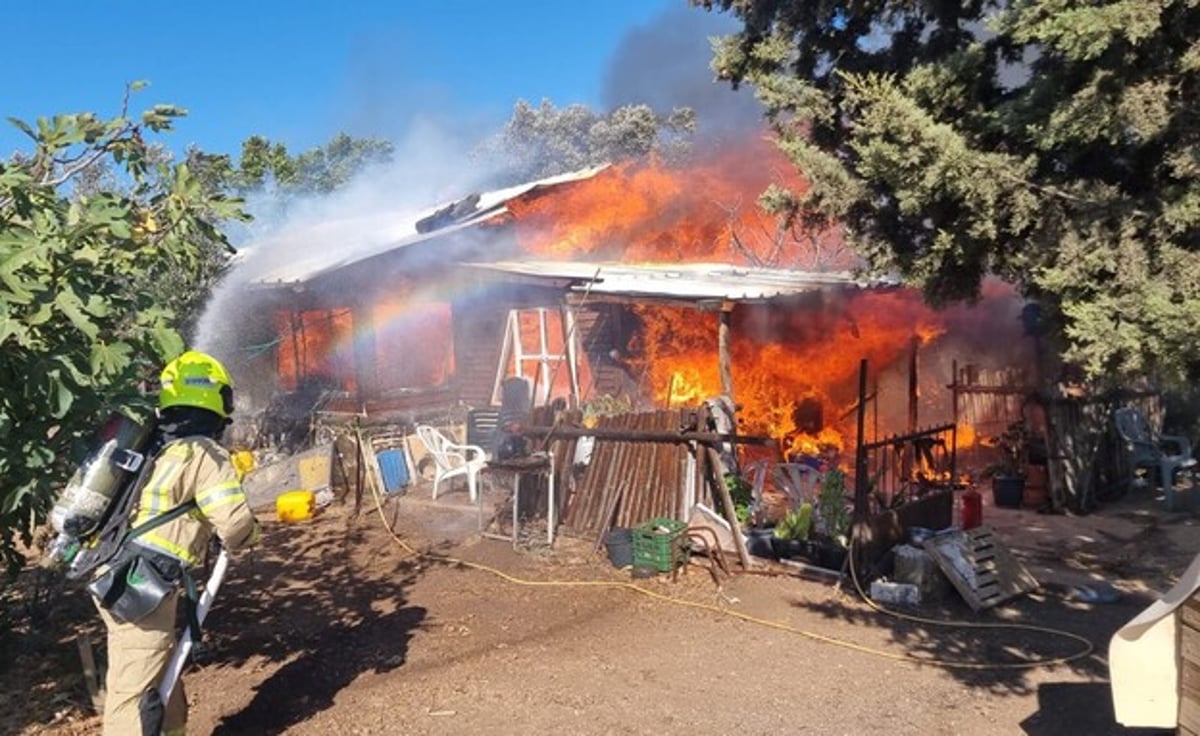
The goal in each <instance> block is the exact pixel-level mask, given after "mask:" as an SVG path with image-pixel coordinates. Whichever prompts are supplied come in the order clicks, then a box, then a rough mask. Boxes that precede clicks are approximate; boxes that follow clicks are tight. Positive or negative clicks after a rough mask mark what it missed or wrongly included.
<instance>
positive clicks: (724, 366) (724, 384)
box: [717, 302, 736, 406]
mask: <svg viewBox="0 0 1200 736" xmlns="http://www.w3.org/2000/svg"><path fill="white" fill-rule="evenodd" d="M732 313H733V305H732V304H729V303H728V302H726V303H724V304H722V305H721V311H720V312H718V313H717V314H718V324H717V361H718V363H717V367H718V370H719V371H720V374H721V393H722V394H724V395H725V396H728V397H729V400H730V401H731V402H732V401H733V400H734V398H733V350H732V348H731V340H732V335H731V328H730V315H731V314H732ZM735 406H736V404H735Z"/></svg>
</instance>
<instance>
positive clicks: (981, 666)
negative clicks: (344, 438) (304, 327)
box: [368, 483, 1095, 670]
mask: <svg viewBox="0 0 1200 736" xmlns="http://www.w3.org/2000/svg"><path fill="white" fill-rule="evenodd" d="M368 485H370V486H371V493H372V495H374V497H375V508H376V510H377V511H378V512H379V518H380V520H381V521H382V522H383V527H384V529H386V530H387V532H388V534H389V535H390V536H391V538H392V539H393V540H394V541H395V542H396V544H398V545H399V546H400V548H401V549H403V550H404V551H405V552H407V553H408V554H410V555H412V556H413V557H417V558H420V559H424V560H430V561H433V562H441V563H446V564H452V565H459V566H462V567H467V568H471V569H474V570H480V571H483V572H487V573H490V574H492V575H495V576H496V577H498V578H500V579H501V580H504V581H506V582H509V583H512V584H514V585H525V586H530V587H545V588H551V587H558V588H619V589H622V590H629V591H632V592H634V593H638V594H640V595H644V596H647V597H650V598H654V599H656V600H660V601H663V602H665V603H670V604H673V605H676V606H684V607H687V608H696V609H700V610H704V611H711V612H712V613H716V614H720V615H722V616H729V617H732V618H736V619H740V620H742V621H746V622H748V623H752V624H757V625H759V626H765V627H767V628H771V629H777V630H779V631H786V632H788V633H790V634H797V635H799V636H803V637H805V638H807V639H811V640H813V641H818V642H821V643H823V644H830V645H833V646H837V647H841V648H843V649H849V650H852V651H856V652H862V653H863V654H870V655H873V656H876V657H883V658H885V659H891V660H896V661H900V662H907V663H910V664H918V665H933V666H935V667H944V668H947V669H965V670H991V669H995V670H1014V669H1016V670H1020V669H1033V668H1036V667H1049V666H1052V665H1060V664H1066V663H1068V662H1073V661H1075V660H1077V659H1082V658H1083V657H1086V656H1088V655H1090V654H1091V653H1092V652H1093V651H1095V647H1094V645H1093V644H1092V642H1091V641H1089V640H1088V639H1087V638H1085V637H1083V636H1080V635H1078V634H1074V633H1071V632H1070V631H1063V630H1061V629H1054V628H1050V627H1048V626H1037V625H1034V624H1021V623H1004V622H970V621H939V620H937V619H930V618H923V617H921V616H912V615H909V614H905V613H900V612H897V611H892V610H890V609H887V608H884V607H882V606H880V605H879V604H878V603H876V602H875V601H872V600H871V599H870V597H868V596H867V594H866V593H865V592H864V591H863V589H862V586H861V584H860V583H859V580H858V575H857V574H856V573H855V571H854V566H853V565H851V566H850V570H851V579H852V580H853V581H854V588H855V590H856V591H857V592H858V594H859V596H861V597H862V599H863V600H864V601H866V602H867V605H869V606H870V607H871V608H873V609H875V610H876V611H879V612H880V613H884V614H887V615H889V616H893V617H895V618H898V619H902V620H905V621H912V622H915V623H921V624H926V625H930V626H943V627H956V628H969V629H1012V630H1016V631H1031V632H1035V633H1039V634H1045V635H1048V636H1055V637H1060V638H1064V639H1070V640H1072V641H1074V642H1077V643H1079V644H1080V649H1079V650H1078V651H1076V652H1074V653H1072V654H1069V655H1066V656H1060V657H1045V658H1041V659H1031V660H1028V661H1025V662H960V661H954V660H945V659H937V658H934V657H917V656H913V655H911V654H905V653H897V652H889V651H886V650H883V649H875V648H873V647H868V646H864V645H862V644H855V643H854V642H850V641H845V640H843V639H837V638H834V637H831V636H825V635H824V634H818V633H816V632H812V631H807V630H805V629H801V628H798V627H795V626H792V625H790V624H786V623H783V622H780V621H771V620H769V619H764V618H759V617H757V616H751V615H750V614H747V613H741V612H739V611H733V610H730V609H728V608H722V607H720V606H715V605H713V604H711V603H700V602H697V601H690V600H687V599H684V598H677V597H674V596H669V595H664V594H662V593H658V592H655V591H653V590H649V589H647V588H643V587H641V586H639V585H635V584H634V583H626V582H621V581H617V580H526V579H523V578H519V577H516V576H515V575H510V574H508V573H506V572H504V571H503V570H498V569H496V568H494V567H489V566H488V565H484V564H481V563H478V562H470V561H468V560H462V559H459V558H456V557H450V556H449V555H439V554H433V553H429V552H419V551H417V550H415V549H413V548H412V547H410V546H409V545H408V544H407V543H405V541H404V540H403V539H401V538H400V535H399V534H397V533H396V531H395V529H394V528H393V526H392V524H391V523H390V522H389V521H388V519H387V516H386V515H385V514H384V513H383V500H382V498H381V497H380V494H379V489H378V488H376V487H375V485H374V484H373V483H368Z"/></svg>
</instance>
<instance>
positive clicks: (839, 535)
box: [815, 468, 850, 570]
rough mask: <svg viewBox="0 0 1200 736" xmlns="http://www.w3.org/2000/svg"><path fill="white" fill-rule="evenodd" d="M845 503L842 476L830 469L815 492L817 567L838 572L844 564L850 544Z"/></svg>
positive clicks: (838, 471) (843, 477) (847, 509)
mask: <svg viewBox="0 0 1200 736" xmlns="http://www.w3.org/2000/svg"><path fill="white" fill-rule="evenodd" d="M846 502H847V489H846V474H845V473H844V472H842V471H841V470H839V469H837V468H834V469H832V470H830V471H829V472H827V473H825V477H824V478H822V479H821V489H820V491H819V492H818V493H817V508H816V511H817V515H818V516H819V518H820V528H821V531H822V534H821V538H820V539H819V540H818V542H817V545H816V550H815V552H816V558H817V559H816V562H817V564H818V565H820V566H821V567H826V568H829V569H831V570H840V569H842V565H843V564H844V563H845V561H846V554H847V548H848V547H849V544H850V542H849V535H850V509H849V508H848V507H847V503H846Z"/></svg>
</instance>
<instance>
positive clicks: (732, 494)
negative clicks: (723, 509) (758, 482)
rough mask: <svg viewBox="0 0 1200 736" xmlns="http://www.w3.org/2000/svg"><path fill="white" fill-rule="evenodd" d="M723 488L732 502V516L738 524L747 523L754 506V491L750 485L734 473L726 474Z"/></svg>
mask: <svg viewBox="0 0 1200 736" xmlns="http://www.w3.org/2000/svg"><path fill="white" fill-rule="evenodd" d="M725 488H726V489H727V490H728V491H729V500H731V501H733V515H734V516H735V517H736V518H737V520H738V523H739V524H745V523H747V522H749V521H750V516H751V507H752V506H753V504H754V489H753V488H752V487H751V485H750V483H749V482H748V481H747V480H746V479H745V478H743V477H742V476H740V475H737V474H736V473H726V474H725Z"/></svg>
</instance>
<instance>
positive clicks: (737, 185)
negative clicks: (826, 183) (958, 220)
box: [509, 137, 967, 455]
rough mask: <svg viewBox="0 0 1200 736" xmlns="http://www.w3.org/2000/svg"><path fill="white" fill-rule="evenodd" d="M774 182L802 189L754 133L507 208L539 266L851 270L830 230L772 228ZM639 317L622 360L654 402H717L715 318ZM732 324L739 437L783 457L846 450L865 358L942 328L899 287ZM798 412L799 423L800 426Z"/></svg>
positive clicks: (885, 361) (924, 339) (845, 294)
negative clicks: (737, 142) (768, 207)
mask: <svg viewBox="0 0 1200 736" xmlns="http://www.w3.org/2000/svg"><path fill="white" fill-rule="evenodd" d="M771 185H779V186H782V187H786V188H787V189H789V190H791V191H793V192H796V193H801V192H803V191H804V190H805V189H806V183H805V182H804V180H803V179H802V178H801V177H800V176H799V174H798V173H797V171H796V168H795V166H794V165H793V164H792V163H791V162H790V161H788V160H786V158H785V157H784V156H783V155H782V154H781V153H780V152H779V150H778V149H777V148H776V147H775V145H774V144H773V143H772V142H771V141H769V140H768V139H767V138H766V137H762V138H759V139H756V140H753V141H750V142H749V144H748V145H746V146H742V147H739V148H737V149H732V148H729V149H725V150H722V151H719V152H717V153H716V154H714V155H709V156H706V157H704V158H699V159H697V160H695V161H693V162H691V163H690V164H687V165H684V166H676V167H671V166H667V165H664V164H663V163H662V162H658V161H649V162H626V163H621V164H618V165H615V166H613V167H610V168H609V169H606V170H605V171H603V172H601V173H600V174H598V175H596V176H594V177H592V178H590V179H585V180H582V181H579V182H575V183H572V184H569V185H566V186H562V187H557V188H554V189H551V190H548V191H547V190H540V191H537V190H535V191H534V192H532V193H530V194H528V195H525V196H522V197H519V198H517V199H516V200H514V201H512V202H510V204H509V209H510V211H511V212H512V213H513V215H514V217H515V221H516V232H517V239H518V242H519V243H520V245H521V247H522V248H523V249H524V251H525V252H526V253H528V254H529V255H531V256H534V257H540V258H551V259H571V260H580V261H618V262H624V263H678V262H692V263H698V262H723V263H730V264H734V265H751V266H767V267H781V268H789V269H799V270H809V271H823V270H843V269H847V268H850V267H852V266H853V265H854V260H853V259H854V256H853V254H852V253H851V252H849V251H848V250H847V249H846V248H845V247H844V246H843V244H842V239H841V236H840V233H839V231H838V230H837V229H836V228H830V229H824V230H805V229H803V228H799V227H795V228H783V227H781V226H779V225H778V219H777V218H776V217H775V216H774V215H771V214H769V213H768V212H766V211H765V210H764V209H763V208H762V207H760V206H759V204H758V198H759V195H760V194H761V193H762V192H763V191H764V190H765V189H767V187H768V186H771ZM634 311H635V313H636V314H637V315H638V316H639V317H640V321H641V330H640V333H639V335H638V337H637V338H636V339H635V340H634V342H633V344H631V345H630V346H629V351H630V358H631V359H630V362H631V364H632V365H633V366H634V367H635V373H636V374H637V377H638V378H639V380H640V383H641V385H642V387H643V390H644V392H645V393H646V395H647V396H649V397H650V398H651V399H652V400H653V402H654V403H656V404H659V405H664V404H665V405H671V406H680V405H696V404H697V403H699V402H700V401H702V400H704V399H706V398H709V397H711V396H714V395H718V394H720V393H721V388H722V387H721V382H720V376H719V369H718V364H717V316H716V314H715V313H712V312H707V313H705V312H697V311H696V310H694V309H688V308H680V307H668V306H659V305H654V304H643V305H640V306H638V307H637V308H635V310H634ZM734 317H735V321H736V324H735V325H734V326H733V330H732V334H733V336H734V341H733V344H732V348H731V349H732V372H733V381H734V386H735V400H736V402H737V403H738V404H739V406H740V411H739V421H740V422H741V429H742V431H745V432H749V433H755V434H764V435H769V436H771V437H775V438H777V439H779V440H780V447H781V450H783V451H784V452H785V453H799V454H804V455H817V454H819V453H821V452H823V451H826V450H829V449H832V450H838V449H841V448H842V447H843V446H844V444H845V439H844V436H845V434H846V432H847V431H848V430H849V429H850V428H851V427H852V424H853V422H852V417H853V413H854V407H855V405H856V402H857V380H856V378H857V373H858V369H859V364H860V360H862V359H863V358H866V359H867V361H868V364H869V366H870V367H871V369H872V370H873V371H876V372H877V371H879V370H880V369H882V368H884V367H887V366H889V365H893V364H895V363H896V362H897V361H898V360H900V359H901V358H903V356H905V355H906V354H908V353H909V351H911V349H912V347H911V346H912V345H913V341H914V340H916V341H917V342H918V344H920V345H929V344H931V343H933V342H935V341H937V340H938V339H939V338H941V337H942V336H943V335H944V334H945V333H946V330H947V323H946V321H945V319H944V318H943V316H941V315H939V314H938V313H937V312H935V311H934V310H932V309H930V308H928V307H926V306H925V305H924V303H923V301H922V299H921V297H920V294H919V293H917V292H916V291H913V290H907V289H892V290H870V291H842V292H838V293H834V292H828V293H815V294H812V295H810V296H807V297H805V298H799V299H794V300H792V301H790V302H788V303H782V302H779V301H776V302H775V303H773V304H771V305H768V306H747V305H739V306H738V307H737V309H735V311H734ZM935 388H938V387H936V386H931V387H930V389H931V390H930V394H933V393H934V391H933V390H932V389H935ZM902 398H903V397H901V399H902ZM802 404H803V405H804V406H807V407H808V410H807V411H808V413H809V414H810V415H811V416H809V417H808V418H807V419H804V417H800V416H798V414H799V413H802V412H801V411H800V407H801V405H802ZM814 416H815V417H816V418H817V421H816V423H813V417H814ZM798 419H804V421H798ZM879 429H880V430H881V432H885V433H886V432H897V431H903V430H904V429H905V427H902V426H894V427H882V428H879ZM966 434H967V433H966V432H964V435H966ZM963 439H965V437H964V438H961V439H960V441H959V445H960V446H962V444H963V441H962V440H963Z"/></svg>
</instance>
